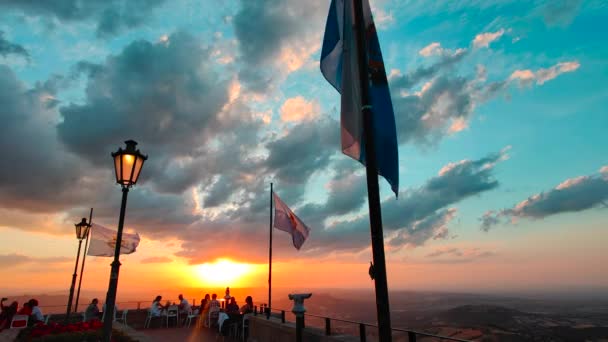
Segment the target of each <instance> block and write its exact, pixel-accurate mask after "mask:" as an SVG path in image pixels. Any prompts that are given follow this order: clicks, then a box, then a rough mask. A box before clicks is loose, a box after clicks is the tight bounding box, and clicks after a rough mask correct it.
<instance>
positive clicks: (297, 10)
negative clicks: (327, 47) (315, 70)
mask: <svg viewBox="0 0 608 342" xmlns="http://www.w3.org/2000/svg"><path fill="white" fill-rule="evenodd" d="M326 11H327V8H326V5H325V4H324V3H323V4H322V3H320V2H316V1H297V0H288V1H278V2H277V1H270V0H260V1H247V0H242V1H241V7H240V9H239V11H238V13H237V14H236V15H235V16H234V18H233V20H232V24H233V27H234V32H235V35H236V38H237V41H238V49H239V52H240V56H239V59H240V61H242V62H243V63H244V66H243V68H242V69H241V71H240V72H239V78H240V80H241V81H242V82H243V83H245V85H246V86H247V87H248V88H249V89H250V90H253V91H257V92H263V91H265V90H266V89H268V87H270V85H271V84H272V82H273V81H276V78H277V77H285V75H286V74H289V73H290V72H293V71H295V70H297V69H299V68H300V67H301V66H302V65H304V64H305V62H306V60H308V59H309V58H310V56H311V54H313V53H314V52H316V51H317V50H318V49H319V48H320V47H321V45H320V44H321V43H320V42H321V37H320V34H321V32H320V30H318V29H317V28H318V27H322V26H323V19H324V15H326V13H327V12H326ZM252 18H255V19H254V20H252ZM277 69H279V70H282V72H277ZM279 75H283V76H279Z"/></svg>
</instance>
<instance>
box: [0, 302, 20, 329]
mask: <svg viewBox="0 0 608 342" xmlns="http://www.w3.org/2000/svg"><path fill="white" fill-rule="evenodd" d="M5 300H7V298H2V301H1V302H0V306H1V307H2V313H0V331H2V329H5V328H8V327H10V326H11V321H12V320H13V316H15V314H16V313H17V309H19V304H18V303H17V302H13V303H11V305H9V306H4V301H5Z"/></svg>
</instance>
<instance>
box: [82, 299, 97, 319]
mask: <svg viewBox="0 0 608 342" xmlns="http://www.w3.org/2000/svg"><path fill="white" fill-rule="evenodd" d="M98 303H99V300H97V298H93V300H92V301H91V304H89V306H87V309H86V310H85V311H84V321H85V322H90V321H92V320H98V319H99V308H98V307H97V304H98Z"/></svg>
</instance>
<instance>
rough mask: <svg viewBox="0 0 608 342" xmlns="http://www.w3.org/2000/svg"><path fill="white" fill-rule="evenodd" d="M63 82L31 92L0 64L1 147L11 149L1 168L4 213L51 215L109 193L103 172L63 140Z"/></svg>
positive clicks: (53, 80) (39, 85)
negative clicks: (99, 180)
mask: <svg viewBox="0 0 608 342" xmlns="http://www.w3.org/2000/svg"><path fill="white" fill-rule="evenodd" d="M62 83H63V79H62V78H61V77H54V76H53V77H51V78H50V79H49V80H48V81H46V82H40V83H36V84H35V85H34V86H33V87H32V88H27V87H26V85H25V84H23V83H22V82H21V81H19V80H18V79H17V77H16V75H15V74H14V73H13V71H12V70H11V69H10V68H8V67H6V66H3V65H0V89H3V91H2V92H1V93H0V108H2V113H3V115H2V125H1V126H0V144H1V145H2V146H11V148H10V149H7V150H6V151H5V154H4V161H5V162H6V165H5V166H4V167H2V168H0V201H1V202H2V207H4V208H16V209H21V208H24V209H26V210H27V211H30V212H47V213H48V212H54V211H56V210H60V209H61V208H65V206H71V205H79V204H82V203H83V200H85V199H87V198H91V197H92V196H94V194H95V193H97V194H100V193H102V192H103V189H102V188H99V186H98V185H96V184H95V181H94V179H95V177H96V176H97V175H100V174H103V172H102V173H100V172H99V171H97V170H95V169H91V168H90V164H89V163H87V162H83V161H81V160H79V158H77V157H75V156H74V155H72V154H71V153H69V152H68V151H67V150H66V149H65V147H64V146H62V144H60V143H59V142H58V140H57V135H56V130H55V125H56V124H57V122H59V120H60V119H59V115H58V113H57V106H58V100H57V99H56V95H57V92H58V90H59V88H61V87H62ZM24 137H35V138H24ZM18 175H27V177H25V176H18Z"/></svg>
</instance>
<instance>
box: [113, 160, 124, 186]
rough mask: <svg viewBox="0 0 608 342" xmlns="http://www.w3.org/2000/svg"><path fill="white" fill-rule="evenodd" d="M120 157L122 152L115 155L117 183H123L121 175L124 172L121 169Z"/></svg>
mask: <svg viewBox="0 0 608 342" xmlns="http://www.w3.org/2000/svg"><path fill="white" fill-rule="evenodd" d="M120 157H121V155H120V154H117V155H115V156H114V172H116V182H117V183H122V182H121V179H120V175H121V174H122V171H121V170H120Z"/></svg>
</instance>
